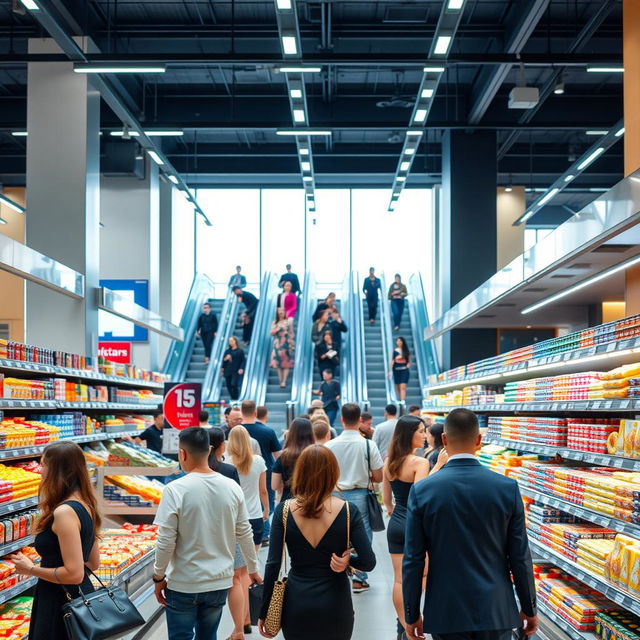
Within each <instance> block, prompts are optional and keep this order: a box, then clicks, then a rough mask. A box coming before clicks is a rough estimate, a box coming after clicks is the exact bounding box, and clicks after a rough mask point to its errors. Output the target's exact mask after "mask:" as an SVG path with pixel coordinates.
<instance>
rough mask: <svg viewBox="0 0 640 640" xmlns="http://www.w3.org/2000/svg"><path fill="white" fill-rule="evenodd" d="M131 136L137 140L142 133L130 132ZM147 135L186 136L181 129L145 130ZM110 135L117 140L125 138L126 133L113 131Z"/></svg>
mask: <svg viewBox="0 0 640 640" xmlns="http://www.w3.org/2000/svg"><path fill="white" fill-rule="evenodd" d="M128 133H129V136H130V137H132V138H137V137H138V136H139V135H140V133H139V132H138V131H129V132H128ZM144 134H145V135H147V136H156V137H158V138H159V137H169V136H171V137H177V136H183V135H184V131H182V130H180V129H157V130H155V131H154V130H153V129H151V130H149V131H147V130H145V132H144ZM109 135H111V136H114V137H115V138H122V137H123V136H124V131H111V132H110V133H109Z"/></svg>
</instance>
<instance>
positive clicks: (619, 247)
mask: <svg viewBox="0 0 640 640" xmlns="http://www.w3.org/2000/svg"><path fill="white" fill-rule="evenodd" d="M634 246H635V245H632V244H601V245H600V246H599V247H596V248H595V249H593V250H592V253H624V252H625V251H629V249H633V247H634Z"/></svg>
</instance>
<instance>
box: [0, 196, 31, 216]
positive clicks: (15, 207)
mask: <svg viewBox="0 0 640 640" xmlns="http://www.w3.org/2000/svg"><path fill="white" fill-rule="evenodd" d="M0 203H2V204H3V205H4V206H5V207H9V209H13V210H14V211H16V212H18V213H24V212H25V208H24V207H23V206H21V205H19V204H18V203H17V202H14V201H13V200H11V198H8V197H7V196H4V195H2V194H1V193H0Z"/></svg>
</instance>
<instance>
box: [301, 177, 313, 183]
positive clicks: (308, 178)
mask: <svg viewBox="0 0 640 640" xmlns="http://www.w3.org/2000/svg"><path fill="white" fill-rule="evenodd" d="M302 179H303V180H304V181H305V182H311V181H312V180H313V178H312V177H311V176H303V177H302Z"/></svg>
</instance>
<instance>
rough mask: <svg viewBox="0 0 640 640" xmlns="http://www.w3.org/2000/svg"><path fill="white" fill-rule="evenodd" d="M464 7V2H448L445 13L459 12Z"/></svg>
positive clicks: (457, 0) (461, 0)
mask: <svg viewBox="0 0 640 640" xmlns="http://www.w3.org/2000/svg"><path fill="white" fill-rule="evenodd" d="M463 6H464V0H449V2H448V3H447V11H460V9H462V7H463Z"/></svg>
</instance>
